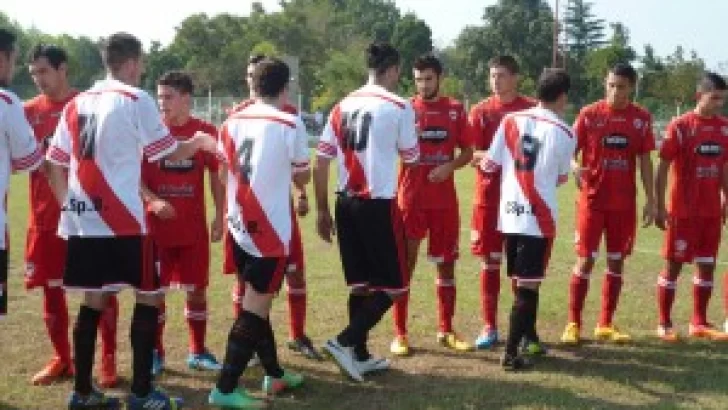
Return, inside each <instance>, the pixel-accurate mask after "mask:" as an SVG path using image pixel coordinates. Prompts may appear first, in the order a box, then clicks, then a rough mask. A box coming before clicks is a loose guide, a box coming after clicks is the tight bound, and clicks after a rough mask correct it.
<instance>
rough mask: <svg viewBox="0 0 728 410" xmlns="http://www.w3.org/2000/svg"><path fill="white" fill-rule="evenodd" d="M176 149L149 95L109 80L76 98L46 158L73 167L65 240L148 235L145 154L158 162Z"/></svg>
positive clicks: (65, 213) (64, 216)
mask: <svg viewBox="0 0 728 410" xmlns="http://www.w3.org/2000/svg"><path fill="white" fill-rule="evenodd" d="M176 148H177V140H176V139H175V138H174V137H172V136H171V135H170V133H169V130H168V129H167V127H166V126H165V125H164V123H163V122H162V118H161V116H160V114H159V110H158V108H157V106H156V104H155V103H154V100H153V99H152V98H151V97H150V96H149V94H147V93H146V92H145V91H143V90H140V89H138V88H135V87H132V86H129V85H126V84H124V83H122V82H119V81H117V80H114V79H106V80H102V81H99V82H97V83H96V84H95V85H94V86H93V87H92V88H91V89H89V90H88V91H86V92H84V93H81V94H79V95H78V96H76V97H75V98H74V99H73V100H71V102H69V103H68V105H66V108H65V110H64V111H63V116H62V117H61V120H60V121H59V123H58V127H57V128H56V133H55V135H54V136H53V139H52V141H51V144H50V147H49V148H48V153H47V154H46V157H47V158H48V160H50V161H52V162H54V163H56V164H59V165H61V166H65V167H68V168H69V176H68V178H69V180H68V195H67V197H66V199H65V200H64V202H63V206H62V208H61V221H60V224H59V227H58V234H59V236H61V237H68V236H97V237H98V236H101V237H109V236H131V235H143V234H146V233H147V228H146V225H145V220H144V206H143V204H142V198H141V195H140V192H139V189H140V174H141V163H142V155H145V156H146V157H147V158H148V160H149V161H150V162H154V161H158V160H160V159H161V158H163V157H164V156H166V155H169V154H170V153H172V152H174V150H175V149H176Z"/></svg>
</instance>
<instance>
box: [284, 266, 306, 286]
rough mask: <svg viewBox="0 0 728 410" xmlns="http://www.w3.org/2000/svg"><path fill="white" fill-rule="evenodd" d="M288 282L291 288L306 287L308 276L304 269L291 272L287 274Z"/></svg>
mask: <svg viewBox="0 0 728 410" xmlns="http://www.w3.org/2000/svg"><path fill="white" fill-rule="evenodd" d="M286 282H287V284H288V287H289V288H291V289H305V288H306V277H305V276H304V274H303V271H298V270H297V271H293V272H289V273H288V275H287V276H286Z"/></svg>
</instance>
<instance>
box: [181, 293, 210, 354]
mask: <svg viewBox="0 0 728 410" xmlns="http://www.w3.org/2000/svg"><path fill="white" fill-rule="evenodd" d="M185 318H186V319H187V326H188V327H189V330H190V353H192V354H202V353H204V352H205V334H206V332H207V302H190V301H189V300H188V301H187V303H186V304H185Z"/></svg>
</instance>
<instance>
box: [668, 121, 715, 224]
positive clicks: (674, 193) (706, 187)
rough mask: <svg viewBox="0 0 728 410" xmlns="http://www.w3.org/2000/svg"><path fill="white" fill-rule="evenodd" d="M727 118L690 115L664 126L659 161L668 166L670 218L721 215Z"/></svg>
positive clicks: (713, 216)
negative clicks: (665, 131)
mask: <svg viewBox="0 0 728 410" xmlns="http://www.w3.org/2000/svg"><path fill="white" fill-rule="evenodd" d="M726 148H728V119H726V118H725V117H721V116H715V117H710V118H708V117H701V116H699V115H698V114H696V113H694V112H689V113H686V114H684V115H682V116H680V117H677V118H675V119H673V120H672V121H671V122H670V125H668V126H667V133H666V135H665V140H664V141H663V143H662V146H661V147H660V158H662V159H664V160H667V161H672V164H670V173H671V175H670V177H671V178H670V181H671V184H670V202H669V208H668V209H669V212H670V215H671V216H673V217H677V218H691V217H701V218H702V217H711V218H719V217H720V216H721V205H720V193H721V179H722V174H723V167H724V166H725V164H726V159H727V158H728V153H726Z"/></svg>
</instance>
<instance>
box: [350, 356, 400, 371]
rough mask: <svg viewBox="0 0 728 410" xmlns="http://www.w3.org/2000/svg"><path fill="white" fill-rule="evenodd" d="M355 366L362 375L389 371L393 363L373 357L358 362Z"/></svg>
mask: <svg viewBox="0 0 728 410" xmlns="http://www.w3.org/2000/svg"><path fill="white" fill-rule="evenodd" d="M355 364H356V368H357V369H359V373H360V374H367V373H374V372H381V371H384V370H389V368H390V367H391V366H392V363H390V361H389V359H386V358H384V357H380V358H376V357H373V356H372V357H369V358H368V359H366V360H356V361H355Z"/></svg>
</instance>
